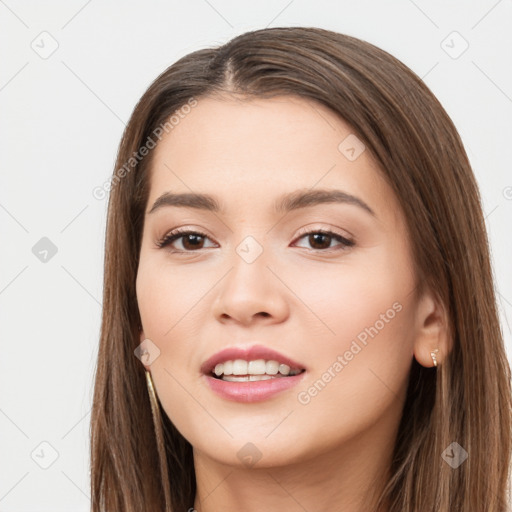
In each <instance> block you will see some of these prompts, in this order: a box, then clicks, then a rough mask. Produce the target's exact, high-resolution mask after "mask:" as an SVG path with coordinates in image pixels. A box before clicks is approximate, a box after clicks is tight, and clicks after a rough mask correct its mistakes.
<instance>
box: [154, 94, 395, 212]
mask: <svg viewBox="0 0 512 512" xmlns="http://www.w3.org/2000/svg"><path fill="white" fill-rule="evenodd" d="M197 101H198V103H197V105H196V106H195V107H194V108H191V109H190V111H189V112H188V113H187V114H183V115H182V116H181V117H180V119H179V122H178V123H177V124H175V125H174V128H173V129H172V130H170V131H169V133H167V134H165V135H164V136H163V137H162V140H161V141H160V142H159V143H158V145H157V147H156V148H155V149H154V152H155V153H154V155H153V161H152V168H151V190H150V198H149V202H150V204H152V202H153V201H154V200H155V199H156V198H157V197H158V196H159V195H160V194H162V193H163V192H166V191H174V192H204V193H209V194H214V195H218V196H219V197H222V199H223V201H224V199H225V200H226V201H227V202H228V203H229V202H231V203H233V204H235V203H236V205H237V207H243V206H246V205H247V199H248V198H249V197H251V198H252V197H256V198H258V197H259V196H265V197H270V196H277V195H280V194H283V193H286V192H291V191H293V190H296V189H304V188H307V189H314V188H315V187H318V188H331V187H332V188H337V189H340V188H342V189H343V190H344V191H346V192H347V193H350V194H353V195H357V196H359V197H364V200H365V201H366V202H367V203H371V205H372V208H373V209H374V210H376V211H377V212H378V211H379V210H380V213H381V214H383V213H384V210H386V209H390V208H391V209H392V208H393V207H394V206H396V204H397V203H396V199H395V198H394V197H393V193H392V191H391V189H390V187H389V186H388V185H387V183H386V182H385V180H384V179H383V177H382V175H381V171H380V170H379V168H378V166H377V164H376V163H375V161H374V159H373V157H372V155H371V154H370V152H369V151H367V150H365V148H364V145H363V144H362V142H361V141H360V140H359V139H358V138H357V136H356V135H355V133H354V130H353V129H352V128H351V127H350V126H349V125H348V124H347V123H346V122H345V121H343V120H342V119H341V118H340V117H339V116H338V115H336V113H334V112H333V111H331V110H330V109H329V108H327V107H326V106H324V105H321V104H319V103H318V102H315V101H312V100H308V99H305V98H300V97H296V96H279V97H274V98H270V99H261V98H258V99H253V98H251V99H250V100H248V99H245V98H244V99H239V98H234V97H223V98H213V97H210V98H199V99H198V100H197ZM347 150H348V152H347ZM260 199H261V198H260ZM261 203H262V202H261V201H260V202H259V203H257V204H261ZM236 205H235V206H236ZM254 206H255V205H251V207H254Z"/></svg>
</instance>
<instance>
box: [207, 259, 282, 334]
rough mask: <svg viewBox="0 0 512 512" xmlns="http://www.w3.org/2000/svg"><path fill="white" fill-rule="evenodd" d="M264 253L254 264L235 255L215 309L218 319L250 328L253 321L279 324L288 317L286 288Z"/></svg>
mask: <svg viewBox="0 0 512 512" xmlns="http://www.w3.org/2000/svg"><path fill="white" fill-rule="evenodd" d="M264 254H265V253H263V254H262V255H260V256H259V257H258V258H257V259H256V260H255V261H253V262H252V263H248V262H247V261H245V260H244V259H243V258H241V257H240V256H239V255H238V254H236V253H235V254H234V255H233V258H232V259H231V260H230V263H231V269H230V271H229V272H228V274H227V275H226V276H225V278H224V279H223V280H222V281H221V283H220V286H219V290H220V291H219V292H218V296H217V297H216V299H215V302H214V306H213V312H214V315H215V317H216V318H217V320H219V321H220V322H222V323H229V322H231V323H239V324H241V325H244V326H249V325H251V324H253V323H254V322H263V323H265V324H273V323H279V322H282V321H284V320H285V319H286V318H287V317H288V315H289V302H288V301H287V299H286V287H285V286H283V283H282V282H281V281H280V280H279V279H277V277H276V276H275V275H274V272H275V270H274V269H272V270H274V272H272V271H271V270H270V269H269V268H268V267H267V263H268V261H267V258H265V257H264Z"/></svg>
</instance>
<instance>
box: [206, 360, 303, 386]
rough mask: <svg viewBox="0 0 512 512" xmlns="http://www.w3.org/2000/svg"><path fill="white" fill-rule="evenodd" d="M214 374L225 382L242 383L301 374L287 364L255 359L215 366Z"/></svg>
mask: <svg viewBox="0 0 512 512" xmlns="http://www.w3.org/2000/svg"><path fill="white" fill-rule="evenodd" d="M213 373H215V375H216V376H217V377H222V378H223V379H224V380H229V381H233V382H238V381H240V382H241V381H247V380H251V381H254V380H267V379H270V378H273V376H278V377H282V376H284V377H286V376H293V375H297V374H298V373H300V370H291V369H290V367H289V366H288V365H287V364H280V363H279V362H278V361H274V360H270V361H265V360H264V359H255V360H253V361H244V360H243V359H235V360H234V361H224V363H218V364H217V365H215V368H214V370H213ZM278 374H279V375H278ZM231 376H232V377H231ZM235 376H240V377H235ZM228 377H229V378H228ZM253 377H254V378H253Z"/></svg>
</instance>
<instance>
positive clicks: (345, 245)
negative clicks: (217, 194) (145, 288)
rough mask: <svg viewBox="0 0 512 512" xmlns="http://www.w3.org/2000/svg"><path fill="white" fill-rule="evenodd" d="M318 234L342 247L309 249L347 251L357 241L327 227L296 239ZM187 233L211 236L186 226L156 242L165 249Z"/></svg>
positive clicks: (308, 232)
mask: <svg viewBox="0 0 512 512" xmlns="http://www.w3.org/2000/svg"><path fill="white" fill-rule="evenodd" d="M316 234H322V235H327V236H330V237H332V238H333V239H334V240H336V241H338V242H340V244H341V247H340V248H338V249H336V248H332V247H330V248H328V249H309V250H310V251H315V252H333V251H340V250H341V251H346V250H347V249H349V248H350V247H352V246H354V245H355V242H354V241H353V240H350V239H348V238H345V237H343V236H341V235H339V234H338V233H335V232H333V231H329V230H325V229H314V230H310V231H304V232H302V233H300V234H299V236H298V237H297V238H296V240H300V239H301V238H304V237H305V236H306V235H316ZM185 235H199V236H200V237H202V238H209V236H208V235H206V234H205V233H202V232H201V231H193V230H189V229H186V228H179V229H176V230H174V231H171V232H170V233H168V234H166V235H165V236H164V237H163V238H162V239H160V240H158V241H157V242H156V245H157V247H158V248H160V249H163V248H164V247H167V246H168V245H170V244H172V243H173V242H174V241H176V240H178V239H180V238H183V237H184V236H185ZM198 250H200V249H198ZM172 252H181V253H186V252H189V253H191V252H197V251H193V250H191V251H187V250H183V249H173V250H172Z"/></svg>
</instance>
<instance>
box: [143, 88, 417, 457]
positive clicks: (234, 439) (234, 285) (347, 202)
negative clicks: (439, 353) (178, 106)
mask: <svg viewBox="0 0 512 512" xmlns="http://www.w3.org/2000/svg"><path fill="white" fill-rule="evenodd" d="M153 151H155V153H154V155H153V156H154V160H153V163H152V169H151V187H150V194H149V201H148V204H147V207H146V212H145V222H144V232H143V238H142V247H141V253H140V265H139V269H138V275H137V300H138V305H139V309H140V314H141V319H142V326H143V332H142V333H141V338H140V339H141V341H143V340H145V339H147V340H150V342H148V341H146V343H149V345H148V347H149V351H150V353H153V356H152V358H151V359H148V360H146V362H150V361H151V360H153V362H152V363H151V364H150V365H149V364H145V366H146V369H148V370H150V371H151V374H152V377H153V382H154V384H155V388H156V392H157V394H158V397H159V399H160V401H161V403H162V406H163V408H164V410H165V412H166V413H167V415H168V416H169V418H170V419H171V420H172V422H173V423H174V425H175V426H176V428H177V429H178V430H179V431H180V432H181V434H182V435H183V436H184V437H185V438H186V439H187V440H188V441H189V442H190V443H191V444H192V446H193V447H194V451H195V453H196V454H197V453H202V454H204V455H205V456H207V457H209V458H210V459H215V460H217V461H219V462H222V463H225V464H229V465H241V464H246V465H247V464H253V463H255V462H257V463H258V465H259V466H260V467H261V466H276V465H284V464H288V463H292V462H297V461H304V460H306V459H308V458H312V457H315V456H317V455H321V454H325V453H328V452H331V453H332V452H333V451H336V452H341V451H343V450H346V449H348V448H349V447H355V446H357V443H360V442H363V440H365V442H368V441H369V440H370V439H372V440H373V441H374V442H377V441H379V442H380V443H381V444H382V443H385V442H394V439H391V437H392V436H393V435H394V433H395V431H396V428H397V425H398V422H399V419H400V415H401V410H402V405H403V399H404V397H405V391H406V385H407V379H408V373H409V368H410V364H411V361H412V357H413V349H414V347H413V344H414V339H415V331H414V329H415V322H414V318H415V311H416V308H417V304H416V303H415V302H414V294H413V290H414V286H415V276H414V274H413V270H412V261H411V253H410V247H409V245H408V238H407V233H406V227H405V223H404V218H403V215H402V213H401V210H400V208H399V205H398V202H397V199H396V197H395V196H394V194H393V192H392V190H391V189H390V187H389V186H388V185H387V184H386V182H385V181H384V180H383V178H382V177H381V175H380V173H379V170H378V168H377V166H376V164H375V162H374V160H373V159H372V157H371V155H370V153H369V151H367V150H364V146H362V144H361V142H360V141H359V140H358V139H357V137H355V135H354V134H353V133H352V131H351V128H350V126H348V125H347V124H346V123H345V122H343V121H341V120H340V119H339V118H338V117H337V116H336V115H335V114H334V113H332V112H331V111H330V110H329V109H327V108H326V107H324V106H322V105H320V104H317V103H314V102H311V101H309V100H305V99H302V98H298V97H291V96H281V97H277V98H273V99H258V100H254V99H251V100H249V101H239V100H234V99H229V100H228V99H224V100H219V99H213V98H199V99H198V104H197V106H195V107H194V108H192V109H191V110H190V112H189V113H188V114H187V115H184V116H183V117H182V118H181V119H180V121H179V123H178V124H177V125H176V126H174V128H173V129H172V130H171V131H170V132H169V133H168V134H167V135H165V137H164V138H162V140H161V142H160V143H159V144H158V146H157V147H156V148H155V149H154V150H153ZM335 191H336V193H337V194H338V195H337V196H333V195H331V194H333V193H334V192H335ZM171 194H187V195H188V196H186V197H185V196H184V197H182V198H181V199H179V198H177V199H176V198H175V199H174V200H173V199H171ZM196 194H207V195H208V196H211V197H213V198H214V199H215V202H216V204H217V205H218V209H213V208H212V204H211V202H210V201H208V200H205V199H202V200H201V199H200V198H199V199H198V198H196V199H195V200H194V201H192V199H193V197H195V195H196ZM301 194H305V197H304V198H303V199H301ZM308 197H309V198H308ZM162 198H163V199H162ZM187 201H189V202H190V204H189V205H188V206H187V205H186V203H187ZM370 210H371V211H370ZM371 212H373V213H371ZM177 229H179V230H181V231H182V232H181V233H180V234H178V235H177V236H176V237H175V238H174V239H170V237H169V235H173V234H175V233H174V232H175V230H177ZM183 231H185V232H189V231H190V232H192V234H189V235H188V236H187V235H186V234H185V235H184V234H183ZM322 232H324V233H322ZM166 236H167V242H169V243H167V245H165V244H164V245H163V246H162V247H159V244H160V243H161V241H162V240H164V239H165V237H166ZM254 346H257V347H259V348H260V349H261V351H258V350H257V349H256V350H253V351H252V352H249V351H248V349H252V348H253V347H254ZM155 347H157V349H156V348H155ZM226 349H239V350H240V352H238V353H237V352H232V353H225V354H220V355H219V357H218V358H214V359H212V357H213V356H215V355H216V354H218V353H219V352H221V351H224V350H226ZM265 349H267V352H265ZM152 351H153V352H152ZM158 351H159V352H158ZM268 351H275V353H274V352H268ZM155 356H157V357H155ZM244 360H247V361H256V362H254V363H251V364H249V365H247V366H246V365H244V363H243V362H241V361H244ZM262 360H263V362H262ZM230 361H231V362H230ZM234 361H237V362H234ZM287 362H288V363H290V364H288V366H289V367H291V373H294V371H293V370H294V369H297V370H299V371H301V373H299V374H298V375H296V376H284V374H286V373H287V366H286V363H287ZM206 363H208V364H206ZM205 364H206V366H205ZM281 365H283V366H281ZM214 366H216V370H217V373H219V376H220V377H221V378H220V379H219V378H216V377H214V375H213V374H212V372H211V370H213V369H214ZM295 367H296V368H295ZM224 370H225V371H226V373H227V374H229V373H230V372H231V375H224V373H223V372H224ZM302 370H305V371H302ZM276 371H277V372H278V373H277V374H276V373H275V372H276ZM233 372H234V373H233ZM262 372H265V375H264V376H263V380H260V379H261V378H262V375H261V374H262ZM248 373H250V374H251V375H253V377H252V380H250V379H251V377H246V376H245V375H247V374H248ZM279 375H281V376H279ZM248 379H249V380H248Z"/></svg>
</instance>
